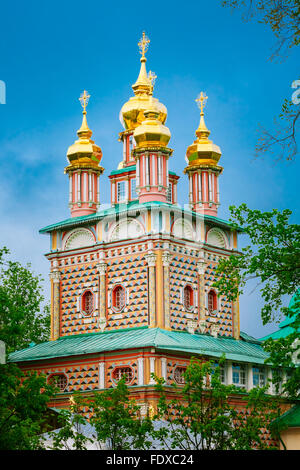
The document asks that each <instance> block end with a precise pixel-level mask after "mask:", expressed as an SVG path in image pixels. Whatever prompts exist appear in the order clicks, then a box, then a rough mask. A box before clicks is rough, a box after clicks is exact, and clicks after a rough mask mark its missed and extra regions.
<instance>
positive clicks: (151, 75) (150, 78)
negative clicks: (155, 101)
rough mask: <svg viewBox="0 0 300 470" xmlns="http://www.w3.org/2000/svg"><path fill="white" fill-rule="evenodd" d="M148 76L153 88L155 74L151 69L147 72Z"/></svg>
mask: <svg viewBox="0 0 300 470" xmlns="http://www.w3.org/2000/svg"><path fill="white" fill-rule="evenodd" d="M148 78H149V80H150V82H151V86H152V88H153V87H154V84H155V80H156V79H157V75H155V73H154V72H151V70H150V72H149V73H148Z"/></svg>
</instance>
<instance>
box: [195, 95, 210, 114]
mask: <svg viewBox="0 0 300 470" xmlns="http://www.w3.org/2000/svg"><path fill="white" fill-rule="evenodd" d="M207 98H208V96H206V94H205V93H203V92H202V91H201V93H200V95H199V96H198V98H196V100H195V101H196V102H197V104H198V107H199V108H200V111H201V114H203V109H204V108H205V105H206V101H207Z"/></svg>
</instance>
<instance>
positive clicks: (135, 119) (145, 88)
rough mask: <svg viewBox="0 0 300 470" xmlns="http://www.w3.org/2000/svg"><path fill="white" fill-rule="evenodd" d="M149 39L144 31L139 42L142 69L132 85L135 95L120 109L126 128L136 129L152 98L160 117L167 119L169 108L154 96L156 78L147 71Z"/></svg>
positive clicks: (163, 119) (122, 122)
mask: <svg viewBox="0 0 300 470" xmlns="http://www.w3.org/2000/svg"><path fill="white" fill-rule="evenodd" d="M149 42H150V41H149V39H148V38H147V37H146V36H145V33H143V37H142V39H141V40H140V42H139V46H140V52H141V54H142V57H141V69H140V73H139V76H138V79H137V81H136V82H135V84H134V85H132V89H133V91H134V95H135V96H133V97H132V98H130V99H129V101H127V102H126V103H125V104H124V105H123V106H122V109H121V111H120V121H121V124H122V125H123V126H124V128H125V130H134V129H135V128H136V127H137V126H139V125H140V124H141V123H142V122H143V121H144V120H145V116H144V112H145V111H146V110H147V109H149V104H150V100H151V101H152V103H153V104H152V106H153V105H155V108H156V109H157V110H158V112H159V116H158V119H159V121H160V122H162V123H163V124H164V123H165V121H166V119H167V108H166V107H165V105H163V104H162V103H160V102H159V101H158V99H157V98H153V97H152V94H153V86H154V79H155V78H156V77H155V75H154V74H152V73H151V72H149V74H147V71H146V61H147V59H146V57H145V53H146V51H147V49H148V44H149Z"/></svg>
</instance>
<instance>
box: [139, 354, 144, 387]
mask: <svg viewBox="0 0 300 470" xmlns="http://www.w3.org/2000/svg"><path fill="white" fill-rule="evenodd" d="M138 385H144V358H143V357H139V358H138Z"/></svg>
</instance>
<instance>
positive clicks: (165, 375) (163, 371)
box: [160, 357, 167, 382]
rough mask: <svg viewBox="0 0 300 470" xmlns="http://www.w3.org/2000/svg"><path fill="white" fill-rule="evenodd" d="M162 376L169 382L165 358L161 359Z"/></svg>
mask: <svg viewBox="0 0 300 470" xmlns="http://www.w3.org/2000/svg"><path fill="white" fill-rule="evenodd" d="M160 360H161V376H162V378H163V379H164V381H165V382H166V381H167V359H166V358H165V357H161V359H160Z"/></svg>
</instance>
